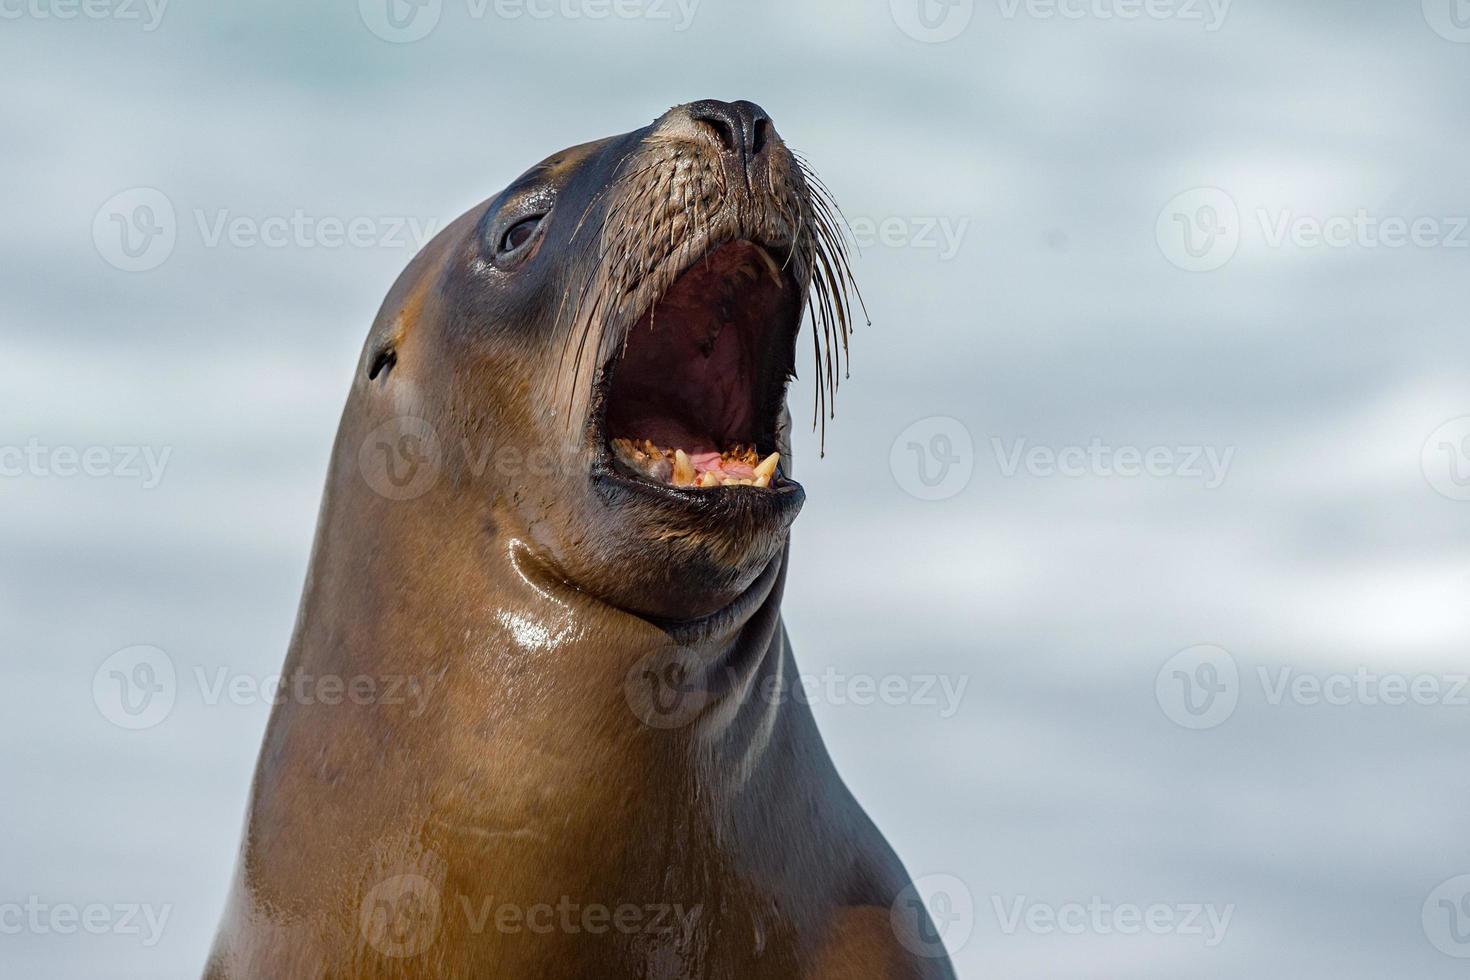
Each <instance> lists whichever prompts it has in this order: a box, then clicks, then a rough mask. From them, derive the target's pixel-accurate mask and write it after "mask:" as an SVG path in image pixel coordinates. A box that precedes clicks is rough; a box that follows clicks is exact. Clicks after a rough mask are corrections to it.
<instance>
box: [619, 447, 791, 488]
mask: <svg viewBox="0 0 1470 980" xmlns="http://www.w3.org/2000/svg"><path fill="white" fill-rule="evenodd" d="M612 448H613V452H615V453H617V455H618V459H620V460H622V462H623V463H624V464H625V465H627V466H629V467H631V468H632V469H634V470H636V471H638V472H639V473H641V474H643V475H644V476H645V477H648V478H649V479H651V480H653V481H654V482H655V483H667V484H671V485H673V486H676V487H698V488H701V489H713V488H715V487H769V486H770V485H771V481H772V480H774V479H775V478H776V465H777V464H778V463H780V461H781V454H780V453H771V455H769V456H767V457H766V458H765V459H761V457H760V456H759V455H758V454H757V453H756V451H755V447H754V446H732V447H731V448H729V449H727V450H725V451H724V452H723V453H696V454H695V455H693V456H691V455H689V454H688V453H686V452H685V451H684V450H682V449H663V448H660V447H658V446H655V445H654V444H653V443H652V442H650V441H649V440H647V439H644V440H643V441H642V442H634V441H633V440H632V439H614V440H612Z"/></svg>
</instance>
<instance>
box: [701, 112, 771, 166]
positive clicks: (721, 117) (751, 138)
mask: <svg viewBox="0 0 1470 980" xmlns="http://www.w3.org/2000/svg"><path fill="white" fill-rule="evenodd" d="M688 109H689V117H690V118H691V119H693V120H694V121H695V122H698V123H703V124H704V125H706V126H708V127H709V128H710V129H712V130H714V131H715V133H716V135H718V136H719V138H720V145H721V146H723V147H724V148H725V152H726V153H729V154H731V155H733V156H737V157H740V158H742V159H745V160H751V159H754V158H755V157H758V156H760V154H761V151H763V150H764V149H765V148H766V143H767V141H768V140H769V139H770V135H771V117H770V116H768V115H766V110H764V109H762V108H761V107H760V106H758V105H756V104H755V103H754V102H746V101H744V100H741V101H739V102H719V101H717V100H715V99H705V100H703V101H701V102H691V103H689V106H688Z"/></svg>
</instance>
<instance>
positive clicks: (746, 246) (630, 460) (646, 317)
mask: <svg viewBox="0 0 1470 980" xmlns="http://www.w3.org/2000/svg"><path fill="white" fill-rule="evenodd" d="M800 316H801V293H800V291H799V290H798V288H797V286H796V283H795V280H794V278H793V276H792V274H791V272H790V270H789V269H784V268H783V267H782V266H781V264H780V263H779V262H778V261H777V260H776V259H775V258H774V257H773V256H772V254H771V252H770V251H768V250H767V249H766V248H765V247H763V246H761V245H758V244H756V243H754V242H751V241H743V240H742V241H735V242H730V243H728V244H725V245H722V246H720V247H718V248H716V249H715V250H713V251H712V252H710V253H709V254H707V255H706V256H705V257H704V258H702V259H700V260H699V261H697V262H696V263H695V264H694V265H693V266H692V267H691V268H689V269H688V270H687V271H686V272H684V273H683V274H682V275H681V276H680V277H679V278H678V279H677V280H676V281H675V282H674V284H673V285H672V286H671V287H669V289H668V291H667V292H665V293H664V295H663V296H662V297H660V298H659V299H657V300H656V301H655V302H654V304H653V306H652V307H651V308H650V309H649V310H647V311H646V312H644V314H643V315H642V316H641V317H640V318H639V320H638V322H637V323H636V324H634V326H633V327H632V329H631V330H630V332H629V334H628V336H627V340H626V343H625V346H624V349H623V351H622V353H621V355H620V356H619V357H617V358H615V359H614V360H613V362H612V364H611V365H610V366H609V369H608V370H609V372H610V377H608V380H607V381H606V383H605V384H606V387H605V392H606V394H605V400H604V403H603V407H602V432H601V436H602V438H603V439H604V440H605V443H606V448H607V450H608V453H609V457H610V460H611V463H612V468H613V469H614V471H615V472H617V473H618V474H619V475H621V476H623V477H624V478H626V479H629V480H632V481H635V482H638V483H643V484H651V485H654V486H659V487H675V488H682V489H686V490H689V491H692V492H709V493H718V492H731V491H734V492H740V491H746V492H758V493H759V492H774V491H779V490H781V489H783V488H785V487H788V486H794V484H790V483H789V481H787V480H786V478H785V476H784V475H783V474H782V471H781V466H780V462H781V461H780V457H779V455H778V451H777V432H776V428H777V424H778V420H779V418H780V413H781V408H782V404H783V402H784V400H785V396H786V385H787V383H788V382H789V381H790V380H791V377H792V374H793V369H794V358H795V338H796V332H797V329H798V327H799V325H800ZM605 377H607V376H606V375H605Z"/></svg>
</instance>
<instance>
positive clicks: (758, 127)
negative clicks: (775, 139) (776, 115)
mask: <svg viewBox="0 0 1470 980" xmlns="http://www.w3.org/2000/svg"><path fill="white" fill-rule="evenodd" d="M770 132H771V121H770V120H769V119H757V120H756V121H755V135H754V136H753V137H752V138H751V146H750V152H751V155H752V156H760V153H761V151H762V150H764V149H765V148H766V140H767V139H769V138H770Z"/></svg>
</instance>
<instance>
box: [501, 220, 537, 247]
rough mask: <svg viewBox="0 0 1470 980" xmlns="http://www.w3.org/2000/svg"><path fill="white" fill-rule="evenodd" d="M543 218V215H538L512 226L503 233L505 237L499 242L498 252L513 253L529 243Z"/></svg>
mask: <svg viewBox="0 0 1470 980" xmlns="http://www.w3.org/2000/svg"><path fill="white" fill-rule="evenodd" d="M544 217H545V215H540V214H538V215H536V217H534V218H527V219H525V220H524V221H519V222H517V223H516V224H514V225H512V226H511V227H510V230H509V231H507V232H506V233H505V237H504V238H503V239H501V241H500V251H501V252H514V251H515V250H516V249H518V248H520V247H521V246H522V245H524V244H526V242H528V241H530V240H531V236H532V235H533V234H535V233H536V228H537V226H538V225H540V224H541V219H542V218H544Z"/></svg>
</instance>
